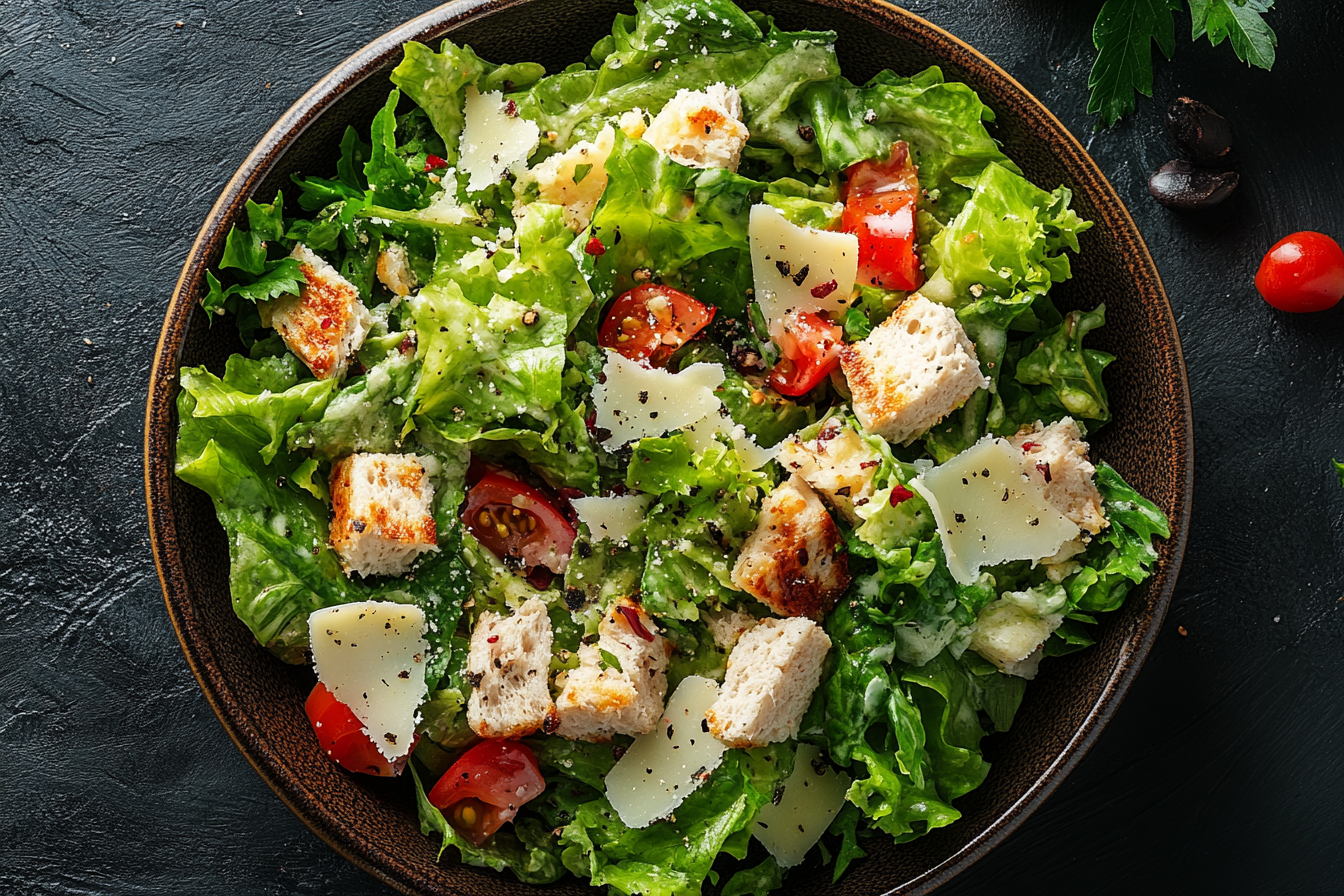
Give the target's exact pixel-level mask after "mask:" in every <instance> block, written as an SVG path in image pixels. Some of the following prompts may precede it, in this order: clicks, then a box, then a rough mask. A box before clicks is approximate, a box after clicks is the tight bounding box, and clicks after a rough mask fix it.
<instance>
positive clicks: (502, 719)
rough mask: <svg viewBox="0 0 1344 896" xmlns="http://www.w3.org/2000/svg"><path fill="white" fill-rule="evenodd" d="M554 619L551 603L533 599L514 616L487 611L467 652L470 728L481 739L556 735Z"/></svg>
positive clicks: (478, 622) (473, 632) (479, 621)
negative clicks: (550, 613) (550, 678)
mask: <svg viewBox="0 0 1344 896" xmlns="http://www.w3.org/2000/svg"><path fill="white" fill-rule="evenodd" d="M551 641H552V635H551V619H550V617H549V616H547V615H546V603H545V601H543V600H542V599H541V598H539V597H532V598H529V599H528V600H527V601H526V602H525V603H524V604H523V605H522V606H521V607H519V608H518V609H517V611H515V612H514V614H513V615H512V616H507V617H505V616H500V615H498V614H496V613H492V612H490V611H488V610H487V611H486V612H484V613H482V614H481V618H480V619H478V620H476V627H475V628H474V629H472V631H471V648H470V650H469V652H468V653H467V681H468V683H469V684H470V685H471V697H470V698H469V699H468V700H467V724H468V725H469V726H471V730H472V731H475V732H476V733H477V734H478V735H480V736H481V737H524V736H526V735H528V734H532V733H534V732H536V731H545V732H547V733H548V734H549V733H551V732H553V731H555V726H556V724H557V721H558V720H557V719H556V715H555V704H553V703H552V702H551V687H550V684H549V683H548V682H547V680H546V678H547V674H548V673H549V671H550V666H551Z"/></svg>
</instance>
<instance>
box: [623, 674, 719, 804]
mask: <svg viewBox="0 0 1344 896" xmlns="http://www.w3.org/2000/svg"><path fill="white" fill-rule="evenodd" d="M718 696H719V686H718V685H717V684H715V683H714V682H713V681H710V680H709V679H708V678H701V677H700V676H699V675H691V676H689V677H687V678H685V679H683V680H682V682H681V684H680V685H678V686H677V690H676V692H675V693H673V694H672V697H671V699H669V700H668V701H667V709H665V710H663V718H662V719H661V720H660V721H659V722H658V724H657V725H656V726H655V727H654V729H653V730H652V731H650V732H649V733H648V734H641V735H640V736H639V737H637V738H635V742H634V743H633V744H631V745H630V749H628V750H626V751H625V755H624V756H622V757H621V759H620V761H619V762H617V763H616V765H615V766H613V767H612V769H611V771H610V772H609V773H608V774H607V799H608V800H610V801H611V805H612V808H614V809H615V810H616V814H617V815H619V816H620V817H621V821H623V822H624V823H625V824H626V825H627V826H629V827H632V828H644V827H648V826H649V825H650V824H652V823H653V822H655V821H657V820H658V819H660V818H666V817H667V816H668V815H669V814H671V812H672V811H673V810H674V809H676V808H677V807H678V806H680V805H681V801H682V800H684V799H686V797H688V796H690V795H691V793H693V792H694V791H695V789H696V788H697V787H699V786H700V785H701V784H703V783H704V782H705V781H706V780H707V779H708V778H709V773H710V772H712V771H714V769H716V768H718V767H719V763H720V762H722V761H723V752H724V750H726V749H727V747H725V746H724V745H723V743H721V742H720V741H719V740H717V739H716V738H715V737H714V736H713V735H712V734H710V733H709V731H708V726H707V725H706V723H705V713H706V712H708V711H709V708H710V706H712V705H713V704H714V701H715V700H716V699H718Z"/></svg>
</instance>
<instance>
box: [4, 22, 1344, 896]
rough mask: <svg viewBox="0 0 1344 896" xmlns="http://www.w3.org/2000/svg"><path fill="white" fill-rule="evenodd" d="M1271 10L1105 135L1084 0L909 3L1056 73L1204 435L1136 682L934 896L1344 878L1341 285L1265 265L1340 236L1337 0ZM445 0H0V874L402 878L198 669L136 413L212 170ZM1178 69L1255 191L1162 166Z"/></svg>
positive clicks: (1025, 65)
mask: <svg viewBox="0 0 1344 896" xmlns="http://www.w3.org/2000/svg"><path fill="white" fill-rule="evenodd" d="M1282 2H1283V6H1284V8H1283V9H1281V10H1275V11H1274V12H1273V14H1272V19H1271V21H1272V23H1273V25H1274V26H1275V28H1276V29H1277V31H1278V34H1279V37H1280V45H1279V55H1280V61H1279V63H1278V65H1277V67H1276V69H1275V71H1274V72H1273V73H1272V74H1266V73H1264V72H1261V71H1258V70H1256V71H1252V70H1248V69H1246V68H1244V67H1242V66H1241V65H1240V64H1238V63H1237V62H1236V60H1235V59H1234V58H1233V56H1232V53H1231V51H1230V49H1229V48H1228V47H1227V46H1223V47H1219V48H1216V49H1214V48H1211V47H1209V46H1208V45H1207V43H1206V42H1201V43H1200V44H1197V45H1193V46H1192V45H1191V44H1190V41H1189V39H1188V36H1187V35H1188V30H1187V31H1186V32H1184V33H1182V34H1181V35H1180V39H1179V41H1178V48H1177V56H1176V61H1175V62H1173V63H1170V64H1160V65H1159V67H1158V72H1157V77H1156V96H1157V100H1158V101H1146V100H1145V101H1141V103H1140V107H1139V111H1138V113H1137V114H1136V115H1134V116H1132V117H1131V118H1129V119H1127V120H1125V121H1124V122H1123V123H1122V124H1120V125H1119V126H1118V127H1116V128H1114V129H1112V130H1109V131H1102V132H1094V130H1093V124H1094V120H1093V119H1092V118H1091V117H1090V116H1088V115H1087V114H1086V112H1085V106H1086V101H1087V92H1086V81H1087V73H1088V69H1089V67H1090V65H1091V60H1092V52H1091V47H1090V42H1089V35H1090V29H1091V23H1092V20H1093V19H1094V17H1095V15H1096V12H1097V9H1098V8H1099V6H1100V2H1099V0H1094V2H1074V0H979V2H956V0H942V2H938V0H925V2H909V3H907V4H905V5H907V6H908V7H909V8H910V9H912V10H913V11H915V12H917V13H919V14H921V15H923V16H925V17H927V18H929V19H931V20H932V21H933V22H935V23H937V24H939V25H941V26H943V27H944V28H947V29H948V30H950V31H951V32H953V33H954V34H956V35H958V36H960V37H962V38H964V39H965V40H967V41H969V42H970V43H972V44H973V45H975V46H976V47H978V48H979V49H980V50H981V51H983V52H984V53H986V54H987V55H988V56H989V57H990V58H991V59H993V60H994V61H996V62H998V63H999V64H1000V65H1002V66H1003V67H1004V68H1005V69H1007V70H1008V72H1009V73H1010V74H1012V75H1013V76H1015V77H1016V78H1017V79H1018V80H1020V81H1021V82H1022V83H1023V84H1024V85H1025V86H1026V87H1027V88H1028V89H1029V90H1031V91H1032V92H1034V93H1035V94H1036V95H1037V96H1038V97H1040V98H1041V99H1042V100H1043V101H1044V102H1045V104H1046V105H1047V106H1048V107H1049V108H1051V109H1052V110H1053V111H1054V112H1055V113H1056V114H1057V115H1058V116H1059V117H1060V119H1061V120H1062V121H1063V122H1064V123H1065V125H1066V126H1068V127H1069V128H1070V129H1071V130H1072V131H1073V132H1074V133H1075V134H1077V135H1078V136H1079V137H1080V139H1081V140H1082V141H1083V143H1084V144H1085V145H1087V147H1088V148H1089V150H1090V151H1091V153H1092V154H1093V156H1094V157H1095V158H1096V159H1097V161H1098V163H1099V164H1100V165H1101V168H1102V170H1103V171H1105V172H1106V174H1107V176H1108V177H1110V179H1111V181H1112V182H1113V183H1114V184H1115V186H1116V188H1117V189H1118V191H1119V192H1120V194H1121V196H1122V197H1123V198H1124V199H1125V201H1126V202H1127V203H1128V204H1129V207H1130V210H1131V212H1132V213H1133V214H1134V217H1135V219H1136V220H1137V221H1138V223H1139V226H1140V228H1141V229H1142V231H1143V233H1144V235H1145V237H1146V239H1147V240H1148V245H1149V247H1150V249H1151V250H1152V253H1153V255H1154V257H1155V258H1156V261H1157V265H1158V268H1159V269H1160V270H1161V272H1162V275H1163V277H1164V279H1165V282H1166V285H1167V289H1168V291H1169V293H1170V295H1171V302H1172V306H1173V307H1174V308H1175V311H1176V316H1177V320H1178V322H1179V325H1180V328H1181V333H1182V336H1183V338H1184V341H1185V355H1186V361H1187V364H1188V365H1189V371H1190V386H1191V391H1192V393H1193V396H1194V409H1195V433H1196V446H1197V467H1196V477H1195V485H1196V494H1195V501H1194V507H1195V519H1194V526H1193V530H1192V537H1191V540H1190V547H1189V550H1188V552H1187V554H1186V560H1185V566H1184V571H1183V574H1182V576H1181V580H1180V585H1179V587H1178V589H1177V592H1176V601H1175V604H1174V607H1173V609H1172V612H1171V615H1170V617H1169V618H1168V621H1167V625H1166V627H1165V629H1164V630H1163V632H1162V634H1161V636H1160V638H1159V639H1158V642H1157V645H1156V647H1155V648H1154V650H1153V652H1152V655H1151V657H1150V658H1149V660H1148V663H1147V666H1146V668H1145V669H1144V671H1143V674H1142V675H1141V676H1140V677H1139V679H1138V681H1137V683H1136V685H1135V686H1134V688H1133V690H1132V691H1131V692H1130V695H1129V697H1128V699H1127V700H1126V701H1125V703H1124V705H1123V706H1122V707H1121V709H1120V710H1119V712H1118V713H1117V715H1116V717H1115V720H1114V721H1113V722H1112V723H1111V725H1110V727H1109V728H1108V730H1107V731H1106V732H1105V734H1104V735H1103V736H1102V737H1101V739H1100V740H1099V741H1098V743H1097V746H1096V747H1095V748H1094V749H1093V751H1092V753H1091V754H1090V755H1089V756H1088V757H1087V758H1086V759H1085V760H1084V761H1083V762H1082V764H1081V765H1080V766H1079V768H1078V769H1077V770H1076V771H1075V772H1074V773H1073V775H1072V776H1071V777H1070V778H1069V779H1068V780H1067V781H1066V782H1065V783H1064V784H1063V785H1062V786H1061V787H1060V788H1059V790H1058V791H1057V793H1056V794H1055V796H1054V797H1052V798H1051V799H1050V800H1049V801H1048V802H1047V803H1046V805H1045V806H1044V808H1042V809H1041V811H1039V812H1038V813H1037V814H1036V815H1035V816H1034V817H1033V818H1032V819H1031V820H1030V821H1028V822H1027V823H1026V824H1025V825H1024V826H1023V827H1022V828H1021V829H1020V830H1019V831H1018V832H1017V833H1016V834H1015V835H1013V836H1012V837H1011V838H1010V839H1009V840H1008V841H1007V842H1006V843H1005V845H1003V846H1001V847H999V848H998V849H997V850H995V851H994V852H993V853H991V854H990V855H989V856H988V857H987V858H985V859H984V860H983V861H981V862H980V863H979V864H978V865H976V866H975V867H974V868H973V869H972V870H971V871H970V872H968V873H967V874H965V875H963V876H962V877H961V878H959V879H958V880H957V881H955V882H954V883H953V884H951V885H949V886H948V887H946V888H945V889H944V890H943V891H942V892H945V893H948V894H954V893H983V892H991V891H992V892H997V893H1005V894H1016V893H1033V894H1049V893H1073V892H1079V891H1080V890H1085V891H1089V892H1092V893H1124V894H1129V893H1135V892H1158V893H1167V892H1187V893H1188V892H1233V893H1252V892H1254V893H1295V894H1296V893H1337V892H1341V891H1344V850H1341V848H1340V845H1339V840H1340V834H1341V831H1344V762H1341V757H1340V752H1341V749H1342V748H1344V732H1342V731H1341V721H1342V719H1341V715H1342V712H1341V700H1340V694H1341V691H1344V651H1342V650H1341V649H1340V640H1341V635H1342V634H1344V604H1341V603H1340V602H1339V601H1340V600H1344V598H1341V594H1344V562H1341V539H1344V491H1341V490H1340V488H1339V486H1338V485H1337V484H1336V482H1335V480H1334V477H1333V474H1332V473H1331V472H1330V469H1329V462H1330V457H1331V455H1332V453H1333V454H1336V455H1339V456H1341V457H1344V419H1341V415H1340V413H1339V411H1340V398H1339V396H1340V395H1341V385H1342V383H1341V380H1344V351H1342V350H1341V337H1342V336H1344V307H1341V308H1340V309H1336V310H1335V311H1331V312H1325V313H1322V314H1317V315H1311V316H1298V317H1294V316H1290V315H1284V314H1280V313H1278V312H1275V311H1273V310H1272V309H1270V308H1269V307H1268V306H1266V305H1265V304H1264V303H1263V302H1262V301H1261V300H1260V299H1259V298H1258V297H1257V295H1256V294H1255V291H1254V289H1253V287H1252V278H1253V276H1254V273H1255V269H1256V265H1257V264H1258V262H1259V259H1260V256H1261V254H1262V253H1263V252H1264V250H1265V249H1266V248H1267V247H1268V246H1269V245H1270V244H1271V243H1272V242H1274V241H1275V240H1276V239H1277V238H1278V237H1280V236H1282V235H1284V234H1286V233H1288V232H1290V231H1294V230H1299V229H1316V230H1321V231H1324V232H1326V233H1330V234H1332V235H1334V236H1335V237H1337V238H1340V237H1344V209H1341V207H1340V200H1341V197H1344V173H1342V172H1341V167H1340V164H1339V162H1338V158H1339V155H1340V142H1341V140H1340V138H1341V137H1344V124H1341V121H1342V120H1344V119H1342V118H1341V111H1342V110H1341V105H1342V101H1341V95H1344V94H1342V93H1341V88H1344V77H1341V76H1342V75H1344V62H1341V57H1340V55H1339V49H1338V48H1339V46H1340V45H1341V39H1344V27H1342V22H1344V7H1341V5H1339V4H1335V3H1331V2H1328V0H1316V2H1308V0H1282ZM430 5H431V3H430V2H429V0H408V2H356V0H341V2H303V0H300V2H299V3H298V4H297V5H296V4H295V3H294V2H293V0H289V2H283V3H282V2H269V0H268V2H260V0H256V2H241V0H221V2H209V3H170V2H167V0H157V2H156V0H126V2H120V3H112V2H86V0H42V2H25V3H20V2H18V0H14V2H3V3H0V327H2V329H0V333H2V334H3V335H0V526H3V529H2V530H0V620H3V622H0V893H6V894H8V893H20V894H27V893H34V894H38V893H41V894H75V893H81V894H82V893H137V894H178V893H182V894H186V893H225V892H227V893H236V894H261V893H266V894H281V893H285V894H288V893H350V894H366V893H367V894H372V893H387V892H389V891H387V890H386V889H385V888H383V887H382V886H381V885H380V884H378V883H377V882H376V881H375V880H374V879H372V878H370V877H368V876H366V875H365V874H364V873H363V872H361V871H359V870H357V869H356V868H355V867H354V866H352V865H350V864H348V863H347V862H346V861H345V860H344V859H342V858H341V857H340V856H338V855H337V854H335V853H334V852H332V851H331V850H330V849H328V848H327V847H326V846H325V845H324V844H323V843H322V842H321V841H319V840H318V839H317V838H316V837H315V836H314V835H312V834H311V833H310V832H309V831H308V830H307V829H306V828H304V827H303V825H302V824H301V823H300V822H299V821H298V819H297V818H295V817H294V816H293V815H291V814H290V812H289V810H288V809H286V808H285V807H284V805H282V804H281V802H280V801H279V800H278V799H277V798H276V797H275V796H274V795H273V794H272V793H271V792H270V791H269V790H268V789H267V788H266V787H265V785H264V784H263V783H262V782H261V780H260V779H259V778H257V776H256V775H255V774H254V773H253V772H252V770H251V769H250V768H249V767H248V765H247V763H246V762H245V761H244V759H243V757H242V756H241V755H240V754H239V753H238V752H237V750H235V749H234V747H233V745H232V744H231V743H230V742H229V740H228V738H227V737H226V736H225V734H224V731H223V730H222V728H221V727H220V726H219V724H218V723H217V722H216V721H215V719H214V716H213V715H212V714H211V712H210V710H209V708H208V707H207V705H206V703H205V700H204V699H203V697H202V696H201V694H200V692H199V691H198V689H197V687H196V683H195V681H194V680H193V679H192V677H191V674H190V672H189V671H188V670H187V666H186V663H185V662H184V660H183V658H182V655H181V653H180V651H179V649H178V646H177V642H176V639H175V638H174V635H173V631H172V628H171V626H170V625H169V623H168V618H167V615H166V613H165V612H164V610H163V606H162V602H161V597H160V593H159V587H158V581H157V579H156V577H155V573H154V566H153V561H152V559H151V557H150V551H149V544H148V536H147V534H146V524H145V510H144V498H143V491H142V480H141V456H140V455H141V438H142V434H141V429H142V419H143V412H144V395H145V388H146V382H147V378H148V369H149V363H150V358H151V354H152V352H153V348H154V343H155V339H156V338H157V335H158V331H159V326H160V322H161V320H162V315H163V311H164V309H165V307H166V305H167V301H168V296H169V294H170V292H171V290H172V287H173V284H174V282H175V280H176V278H177V274H178V270H179V267H180V265H181V263H182V259H183V258H184V257H185V255H186V251H187V248H188V247H189V245H190V244H191V241H192V239H193V238H194V236H195V233H196V230H197V228H198V226H199V224H200V222H201V220H202V219H203V218H204V216H205V214H206V211H207V210H208V209H209V207H210V205H211V204H212V202H213V200H214V197H215V196H216V195H217V194H218V192H219V190H220V189H221V187H222V186H223V185H224V183H225V181H226V180H227V178H228V177H229V175H230V174H231V173H232V172H233V170H234V169H235V168H236V167H237V165H238V164H239V163H240V162H241V161H242V159H243V157H244V156H245V155H246V153H247V151H248V149H249V148H250V147H251V146H252V145H253V144H254V143H255V142H256V140H257V139H258V138H259V137H260V136H261V135H262V133H263V132H264V131H265V130H266V128H267V127H269V126H270V124H271V123H272V122H273V121H274V120H275V119H276V117H277V116H278V115H279V114H280V113H281V112H282V111H283V110H284V109H285V108H286V107H287V106H288V105H289V104H290V103H292V102H293V101H294V100H295V99H297V98H298V96H299V95H300V94H301V93H302V92H303V91H304V90H305V89H306V88H307V87H308V85H310V84H312V83H313V82H314V81H316V80H317V79H318V78H319V77H320V76H321V75H322V74H324V73H325V72H326V71H328V70H329V69H330V68H331V67H332V66H334V65H335V64H336V63H337V62H339V61H340V60H341V59H343V58H344V57H345V56H346V55H348V54H350V53H351V52H353V51H355V50H356V49H358V48H359V47H360V46H362V45H363V44H364V43H365V42H367V41H368V40H370V39H371V38H373V37H375V36H376V35H378V34H380V33H382V32H383V31H385V30H387V29H389V28H390V27H392V26H394V25H396V24H398V23H400V22H401V21H403V20H405V19H407V18H410V17H411V16H413V15H415V14H418V13H420V12H422V11H424V10H426V9H428V8H429V7H430ZM179 21H180V26H179V25H178V24H177V23H179ZM1181 27H1183V28H1186V27H1188V18H1182V19H1181ZM1181 94H1187V95H1191V96H1194V97H1196V98H1200V99H1203V100H1204V101H1206V102H1208V103H1210V104H1212V105H1213V106H1215V107H1216V108H1218V109H1219V110H1220V111H1222V112H1223V113H1224V114H1225V115H1226V116H1227V117H1228V118H1230V119H1231V120H1232V122H1233V124H1234V127H1235V128H1236V129H1237V133H1238V137H1239V143H1238V151H1237V162H1236V164H1237V167H1238V168H1239V170H1240V171H1241V174H1242V186H1241V189H1240V191H1239V192H1238V194H1237V195H1235V196H1234V197H1233V198H1232V200H1231V201H1230V202H1228V203H1227V204H1226V205H1225V206H1224V208H1223V209H1221V210H1219V211H1218V212H1217V213H1216V214H1212V215H1208V216H1204V217H1188V216H1187V217H1181V216H1178V215H1175V214H1173V213H1171V212H1168V211H1166V210H1165V209H1163V208H1161V207H1159V206H1157V205H1156V204H1155V203H1153V202H1152V201H1151V200H1150V199H1149V198H1148V197H1147V193H1146V187H1145V181H1146V178H1147V175H1148V173H1149V172H1150V171H1152V170H1153V169H1154V168H1156V167H1157V166H1158V165H1160V164H1162V163H1163V162H1165V161H1167V160H1168V159H1169V158H1171V157H1172V156H1173V155H1174V150H1173V148H1172V147H1171V146H1170V145H1169V144H1168V143H1167V140H1166V138H1165V136H1164V133H1163V131H1162V127H1161V108H1162V107H1163V106H1164V105H1165V103H1166V101H1168V100H1170V99H1171V98H1173V97H1175V96H1178V95H1181ZM1178 625H1179V626H1184V628H1185V629H1186V630H1187V632H1188V635H1186V636H1181V635H1180V634H1179V633H1178V632H1177V626H1178Z"/></svg>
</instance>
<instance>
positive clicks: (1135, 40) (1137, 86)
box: [1087, 0, 1199, 127]
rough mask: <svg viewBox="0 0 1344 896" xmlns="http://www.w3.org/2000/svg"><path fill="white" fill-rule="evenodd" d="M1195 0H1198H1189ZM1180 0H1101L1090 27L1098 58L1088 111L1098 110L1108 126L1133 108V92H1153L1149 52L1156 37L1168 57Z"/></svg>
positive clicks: (1173, 46) (1172, 48) (1090, 83)
mask: <svg viewBox="0 0 1344 896" xmlns="http://www.w3.org/2000/svg"><path fill="white" fill-rule="evenodd" d="M1194 2H1199V0H1192V5H1193V3H1194ZM1180 5H1181V4H1180V0H1106V5H1105V6H1103V7H1102V8H1101V12H1100V13H1099V14H1098V15H1097V23H1096V25H1094V26H1093V28H1092V42H1093V43H1094V44H1095V45H1096V47H1097V61H1096V63H1094V64H1093V66H1092V74H1091V76H1090V77H1088V79H1087V86H1088V87H1089V88H1091V90H1092V97H1091V99H1089V100H1088V102H1087V111H1088V112H1092V113H1100V114H1101V117H1102V120H1103V121H1104V122H1105V123H1106V125H1107V126H1108V127H1109V126H1110V125H1113V124H1115V123H1116V122H1117V121H1118V120H1120V118H1121V117H1122V116H1124V115H1127V114H1129V113H1130V112H1133V111H1134V92H1135V91H1138V92H1139V93H1141V94H1143V95H1144V96H1152V95H1153V53H1152V49H1151V47H1150V46H1149V44H1150V43H1152V42H1156V43H1157V46H1158V49H1160V50H1161V51H1162V53H1163V55H1165V56H1166V57H1167V58H1168V59H1170V58H1171V54H1172V53H1173V52H1174V51H1175V50H1176V20H1175V18H1174V16H1173V15H1172V13H1173V12H1175V11H1176V10H1177V9H1180Z"/></svg>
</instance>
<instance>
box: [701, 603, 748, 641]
mask: <svg viewBox="0 0 1344 896" xmlns="http://www.w3.org/2000/svg"><path fill="white" fill-rule="evenodd" d="M700 619H701V621H703V622H704V623H705V626H706V627H707V628H708V629H709V633H710V635H711V636H713V638H714V643H715V644H716V645H717V646H719V647H720V648H722V649H724V650H732V649H733V647H734V646H735V645H736V644H737V642H738V639H739V638H741V637H742V636H743V635H744V634H746V633H747V632H749V631H751V629H753V628H755V627H756V624H757V620H756V617H755V616H752V615H751V614H750V613H743V612H742V611H741V610H718V611H715V610H701V611H700Z"/></svg>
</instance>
